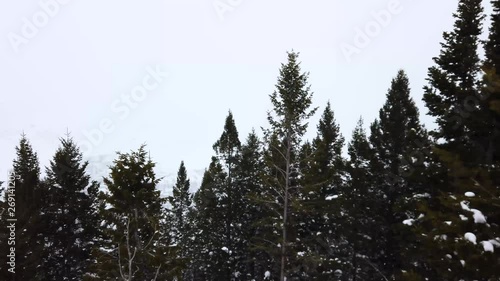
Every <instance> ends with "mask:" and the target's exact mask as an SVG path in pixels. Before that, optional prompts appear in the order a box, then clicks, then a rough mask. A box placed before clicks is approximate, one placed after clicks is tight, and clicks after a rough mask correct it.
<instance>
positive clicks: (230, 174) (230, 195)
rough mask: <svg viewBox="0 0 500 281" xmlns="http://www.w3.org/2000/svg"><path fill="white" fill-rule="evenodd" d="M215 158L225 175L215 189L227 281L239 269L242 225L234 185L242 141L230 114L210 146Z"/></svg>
mask: <svg viewBox="0 0 500 281" xmlns="http://www.w3.org/2000/svg"><path fill="white" fill-rule="evenodd" d="M213 149H214V151H215V153H216V157H217V158H218V159H219V161H220V163H221V165H222V167H223V168H224V173H225V174H226V175H227V176H226V177H225V182H224V183H223V184H222V185H221V186H218V187H219V189H218V190H217V196H218V197H220V198H221V200H220V202H219V203H220V205H219V208H220V211H221V212H222V213H223V214H222V215H223V218H224V233H223V236H224V240H225V241H224V246H223V247H224V248H225V249H227V250H226V251H227V253H228V255H229V256H228V259H229V261H228V265H227V266H225V267H224V268H225V270H226V273H225V276H226V277H225V279H226V280H230V279H231V278H232V276H239V275H240V274H241V270H242V264H243V262H242V258H243V254H244V253H243V251H244V249H241V248H237V247H236V246H237V245H240V246H241V243H240V242H241V239H242V237H241V222H240V221H239V219H240V218H241V217H242V216H243V212H244V208H245V206H244V205H243V202H241V200H240V199H241V198H242V196H241V195H242V194H241V190H240V186H239V185H238V183H237V182H235V176H236V174H235V170H236V167H237V165H238V164H239V161H240V159H239V158H240V153H241V152H240V150H241V142H240V140H239V138H238V130H237V129H236V125H235V122H234V118H233V114H232V113H231V111H229V114H228V116H227V117H226V121H225V124H224V131H223V132H222V135H221V136H220V138H219V140H217V141H216V142H215V144H214V145H213Z"/></svg>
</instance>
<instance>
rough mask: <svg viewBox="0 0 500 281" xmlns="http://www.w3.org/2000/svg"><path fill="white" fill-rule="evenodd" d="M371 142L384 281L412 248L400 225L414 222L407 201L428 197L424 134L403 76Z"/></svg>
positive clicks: (407, 232) (390, 94) (399, 76)
mask: <svg viewBox="0 0 500 281" xmlns="http://www.w3.org/2000/svg"><path fill="white" fill-rule="evenodd" d="M370 142H371V144H372V145H373V148H374V151H375V157H376V159H377V161H376V163H373V165H372V169H373V172H374V173H375V174H376V175H377V177H376V178H375V179H374V180H375V182H376V183H377V186H378V187H379V191H380V193H379V196H378V198H379V204H378V207H379V209H378V210H377V213H379V214H383V216H382V217H381V219H382V220H381V221H380V222H379V223H380V228H379V229H380V233H379V236H378V237H377V241H379V245H381V249H380V250H381V252H383V254H382V255H381V256H380V257H379V259H378V266H379V268H380V270H381V271H382V272H383V273H384V275H386V276H393V275H395V274H398V273H399V272H400V270H401V269H402V268H403V261H405V260H404V259H403V258H402V257H403V256H406V257H407V256H408V251H409V249H410V248H413V247H415V245H414V242H415V241H414V240H415V238H414V237H411V236H412V235H411V231H410V230H409V229H407V228H404V225H403V224H402V222H403V221H404V220H406V219H413V218H415V217H416V216H417V214H415V213H414V212H412V211H411V209H412V208H411V207H410V206H411V205H410V201H411V200H412V199H413V198H414V195H416V194H424V193H427V191H428V190H427V189H428V188H427V185H426V184H425V180H424V172H425V165H424V164H425V163H426V162H427V160H426V159H427V157H428V155H426V154H425V153H424V151H426V150H428V149H429V143H428V139H427V133H426V131H425V129H424V128H423V126H422V125H421V124H420V121H419V114H418V109H417V107H416V105H415V103H414V101H413V100H412V98H411V97H410V88H409V82H408V77H407V76H406V74H405V72H404V71H403V70H400V71H399V72H398V74H397V76H396V77H395V78H394V79H393V80H392V83H391V87H390V89H389V90H388V92H387V100H386V102H385V104H384V106H383V107H382V109H380V112H379V119H378V120H376V121H375V122H374V123H373V124H372V126H371V135H370ZM407 261H409V260H408V259H407Z"/></svg>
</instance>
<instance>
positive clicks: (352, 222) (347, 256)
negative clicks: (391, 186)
mask: <svg viewBox="0 0 500 281" xmlns="http://www.w3.org/2000/svg"><path fill="white" fill-rule="evenodd" d="M348 155H349V159H348V162H347V165H346V171H347V173H348V177H347V178H348V180H347V183H346V185H345V187H344V190H343V192H342V194H341V197H340V198H339V199H338V200H339V201H340V202H339V204H341V205H342V206H343V210H342V211H343V212H344V213H345V216H343V218H342V220H341V221H342V225H341V233H340V235H341V237H343V238H344V239H345V241H347V244H346V245H345V246H344V247H342V248H341V249H340V251H338V252H339V253H340V256H341V257H342V259H343V264H344V272H345V274H344V275H345V277H347V280H352V281H359V280H382V278H383V276H382V274H381V272H379V271H378V270H379V269H378V268H376V266H375V265H374V263H375V260H376V258H377V257H378V256H379V253H378V251H379V250H380V249H379V247H378V246H377V243H376V242H375V239H376V237H377V229H378V227H379V226H380V225H379V222H380V221H381V217H380V214H379V213H378V212H376V210H377V209H378V204H379V202H380V198H379V189H378V186H377V185H376V184H375V182H374V178H375V174H374V173H373V169H372V168H371V165H372V162H373V161H374V150H373V148H372V147H371V145H370V142H369V141H368V137H367V135H366V132H365V129H364V128H363V120H362V119H361V118H360V120H359V121H358V123H357V125H356V128H355V129H354V131H353V133H352V138H351V141H350V142H349V145H348Z"/></svg>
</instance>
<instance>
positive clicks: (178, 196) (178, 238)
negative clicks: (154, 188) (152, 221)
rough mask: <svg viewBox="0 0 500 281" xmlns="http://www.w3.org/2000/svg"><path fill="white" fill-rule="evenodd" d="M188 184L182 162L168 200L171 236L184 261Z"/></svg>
mask: <svg viewBox="0 0 500 281" xmlns="http://www.w3.org/2000/svg"><path fill="white" fill-rule="evenodd" d="M189 188H190V182H189V179H188V177H187V172H186V167H185V166H184V161H182V162H181V165H180V166H179V171H178V172H177V181H176V183H175V185H174V187H173V189H172V196H170V197H169V198H168V201H169V202H170V205H171V215H172V222H171V223H172V229H171V235H172V240H173V242H174V244H176V245H177V246H178V247H179V252H178V253H179V256H178V257H179V259H181V260H184V261H185V260H186V259H187V258H188V257H187V252H188V249H189V248H188V247H189V244H190V243H189V240H188V239H189V235H190V234H191V222H190V218H189V212H190V208H191V203H192V199H193V198H192V197H193V196H192V195H191V193H190V191H189Z"/></svg>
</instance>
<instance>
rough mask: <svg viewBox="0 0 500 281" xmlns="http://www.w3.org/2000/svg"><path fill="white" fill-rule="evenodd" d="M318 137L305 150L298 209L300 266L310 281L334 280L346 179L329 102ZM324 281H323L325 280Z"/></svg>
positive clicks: (302, 156) (304, 147)
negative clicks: (339, 201) (340, 199)
mask: <svg viewBox="0 0 500 281" xmlns="http://www.w3.org/2000/svg"><path fill="white" fill-rule="evenodd" d="M317 128H318V136H317V137H316V138H315V139H314V140H313V142H312V145H309V144H308V143H306V144H305V145H304V146H303V148H302V153H301V156H300V157H299V158H300V159H301V162H302V163H306V166H307V167H303V169H302V170H301V172H302V173H303V178H302V183H301V185H302V186H303V188H302V189H301V195H300V197H301V200H300V201H301V203H300V205H299V206H298V209H299V214H298V216H299V217H300V218H298V220H299V221H300V234H299V236H300V241H301V248H302V249H301V253H300V255H299V257H298V262H299V264H300V266H301V267H302V271H304V272H303V274H304V275H305V276H308V277H309V278H323V279H324V280H327V279H328V278H334V271H332V270H331V268H335V266H336V263H337V262H332V261H333V258H332V257H333V256H336V254H338V253H335V254H334V253H333V251H332V247H335V246H337V244H338V243H340V241H338V239H337V238H338V237H339V235H338V232H337V230H339V229H340V228H341V226H340V223H339V222H340V221H339V218H340V206H339V205H338V204H337V202H336V200H332V199H334V198H338V196H339V193H340V192H341V190H342V185H343V183H344V178H345V166H344V164H345V163H344V159H343V158H342V147H343V145H344V138H343V137H342V135H341V134H340V128H339V125H337V123H336V121H335V118H334V114H333V111H332V109H331V106H330V102H328V103H327V105H326V108H325V110H324V112H323V115H322V117H321V119H320V121H319V124H318V127H317ZM323 279H322V280H323Z"/></svg>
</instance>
